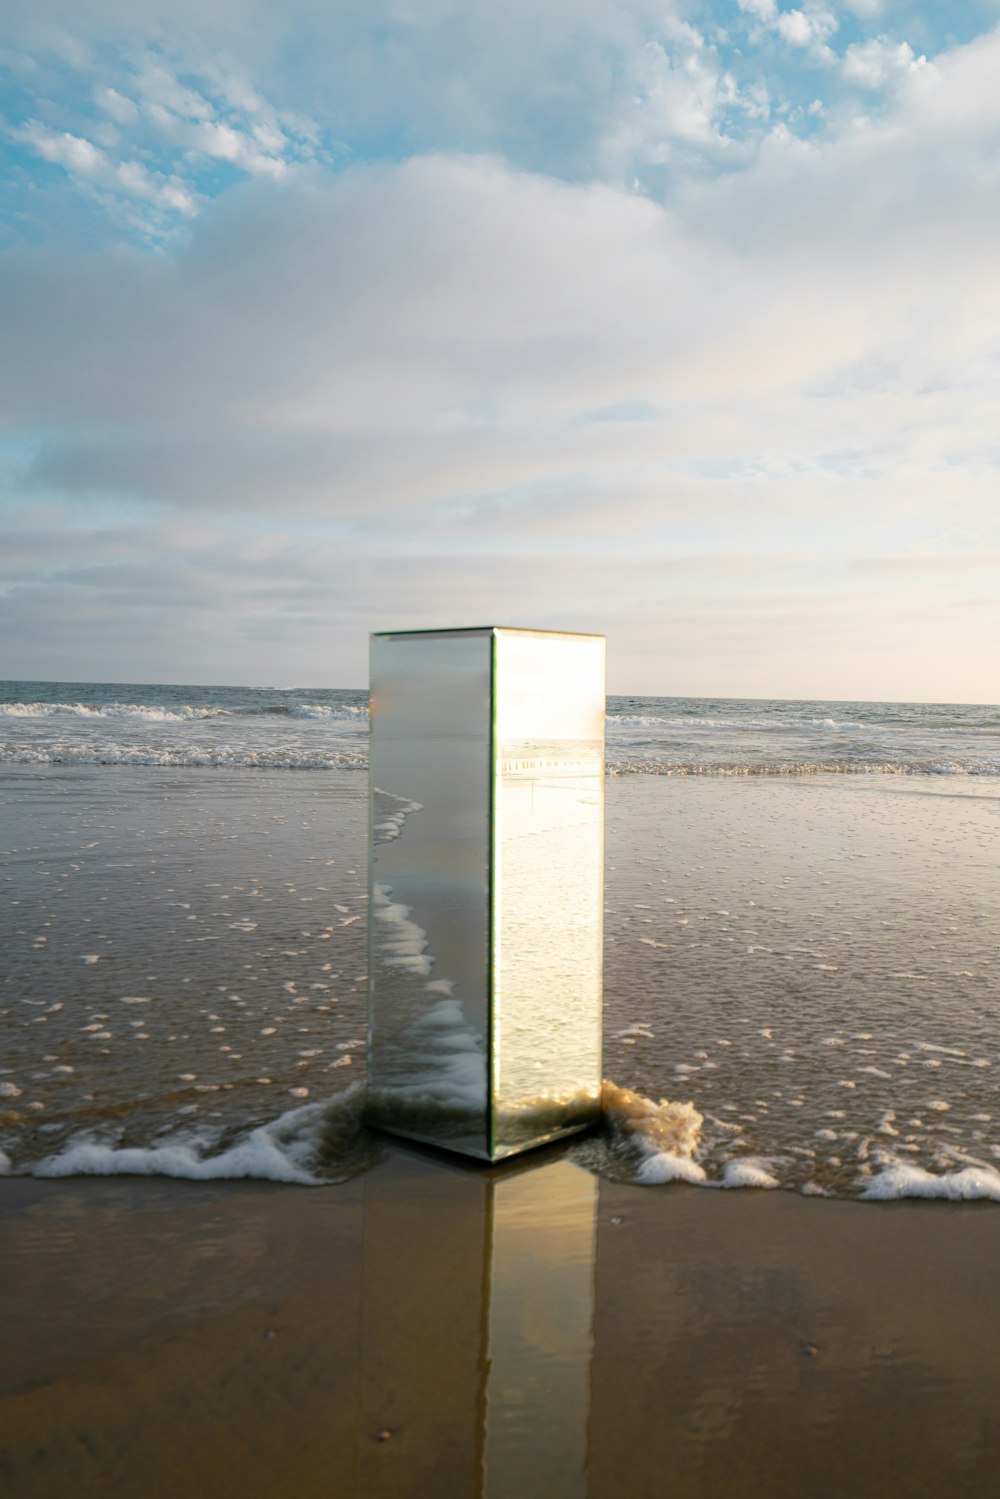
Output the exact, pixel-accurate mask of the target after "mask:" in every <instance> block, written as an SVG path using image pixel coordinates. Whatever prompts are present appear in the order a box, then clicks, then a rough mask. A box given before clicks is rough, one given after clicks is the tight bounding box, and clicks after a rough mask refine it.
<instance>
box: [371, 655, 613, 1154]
mask: <svg viewBox="0 0 1000 1499" xmlns="http://www.w3.org/2000/svg"><path fill="white" fill-rule="evenodd" d="M371 670H372V711H371V738H372V742H371V785H372V793H371V796H372V831H371V907H372V908H371V922H370V933H371V953H370V964H369V974H370V979H369V984H370V1018H369V1048H368V1057H369V1063H368V1065H369V1112H370V1116H371V1118H372V1120H373V1122H375V1123H378V1124H380V1125H382V1126H383V1127H384V1128H388V1129H393V1130H396V1131H398V1132H399V1133H402V1134H407V1135H411V1136H413V1137H415V1138H417V1139H422V1140H427V1141H430V1142H432V1143H435V1144H440V1145H446V1146H449V1147H450V1148H452V1149H455V1150H460V1151H463V1152H466V1153H468V1154H471V1155H475V1156H478V1157H480V1158H483V1159H487V1160H495V1159H498V1158H499V1157H501V1156H504V1155H508V1154H510V1153H511V1152H513V1151H517V1150H522V1149H524V1148H526V1147H527V1146H529V1145H533V1144H537V1143H540V1142H541V1141H543V1140H546V1139H552V1138H553V1137H554V1136H556V1135H559V1134H563V1133H566V1132H567V1131H569V1130H572V1129H578V1128H580V1127H582V1126H583V1125H585V1124H586V1123H589V1122H590V1121H591V1120H592V1119H594V1118H595V1117H596V1116H597V1114H598V1113H599V1109H600V1064H601V1001H602V988H601V977H602V946H603V944H602V875H603V831H604V641H603V639H602V638H601V637H599V636H590V635H559V634H552V633H548V632H541V631H528V630H505V629H482V630H454V631H434V632H426V633H413V634H397V635H388V634H387V635H376V636H373V637H372V665H371Z"/></svg>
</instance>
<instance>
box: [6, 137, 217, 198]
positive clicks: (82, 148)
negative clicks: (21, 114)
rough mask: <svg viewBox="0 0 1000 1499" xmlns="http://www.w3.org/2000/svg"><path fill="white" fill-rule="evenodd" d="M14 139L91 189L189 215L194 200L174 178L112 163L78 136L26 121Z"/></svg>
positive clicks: (141, 167) (128, 162) (124, 163)
mask: <svg viewBox="0 0 1000 1499" xmlns="http://www.w3.org/2000/svg"><path fill="white" fill-rule="evenodd" d="M15 136H16V138H17V139H19V140H23V141H24V142H25V144H26V145H28V146H30V147H31V149H32V150H33V151H35V152H36V154H37V155H38V156H40V157H41V158H42V160H43V161H48V162H51V163H53V165H56V166H61V167H63V168H65V170H66V171H67V172H68V173H69V174H70V175H71V176H73V177H76V178H78V179H80V180H81V181H82V183H83V184H84V185H86V186H87V187H90V188H93V189H95V190H99V191H103V192H108V193H113V194H124V195H125V196H126V197H128V198H139V199H141V200H143V201H144V202H147V203H151V204H154V205H155V206H156V207H158V208H162V209H167V210H170V211H172V212H176V213H181V214H185V215H192V214H193V213H194V212H195V201H194V198H193V196H192V195H191V193H190V192H189V191H188V189H187V188H186V187H185V186H184V184H183V183H182V182H180V181H179V180H178V179H177V178H175V177H165V176H163V175H162V174H161V173H152V172H150V171H149V170H148V169H147V168H146V167H145V166H144V165H143V164H142V163H141V162H139V161H132V160H126V161H118V162H116V161H114V160H112V158H111V157H110V156H109V155H108V153H107V152H106V151H104V150H102V149H101V148H100V147H98V146H95V145H94V144H93V143H92V142H91V141H88V140H85V139H83V137H82V136H78V135H72V134H70V133H69V132H68V131H63V132H57V131H52V130H48V129H46V128H45V126H43V125H40V124H39V123H38V122H37V121H35V120H32V121H29V123H28V125H26V126H25V127H24V128H23V129H22V130H19V131H16V132H15Z"/></svg>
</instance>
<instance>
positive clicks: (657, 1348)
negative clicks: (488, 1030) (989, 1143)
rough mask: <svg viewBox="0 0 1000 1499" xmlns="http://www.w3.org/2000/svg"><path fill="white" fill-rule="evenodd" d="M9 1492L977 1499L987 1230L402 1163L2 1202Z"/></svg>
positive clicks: (956, 1218) (690, 1192)
mask: <svg viewBox="0 0 1000 1499" xmlns="http://www.w3.org/2000/svg"><path fill="white" fill-rule="evenodd" d="M0 1255H2V1264H3V1276H2V1283H0V1493H2V1494H3V1495H4V1496H5V1499H6V1496H12V1499H42V1496H44V1499H51V1496H52V1495H60V1494H67V1495H69V1494H72V1495H73V1496H75V1499H86V1496H90V1495H93V1496H98V1495H99V1496H101V1499H116V1496H131V1495H135V1496H140V1495H141V1496H143V1499H153V1496H161V1495H162V1496H168V1495H169V1496H174V1495H179V1494H184V1495H192V1496H199V1495H205V1496H214V1495H217V1494H218V1495H221V1494H224V1493H225V1494H238V1495H240V1496H256V1495H260V1496H265V1495H266V1496H269V1499H273V1496H275V1495H285V1494H288V1495H295V1496H297V1499H311V1496H313V1495H315V1496H320V1495H323V1496H324V1499H328V1496H337V1499H347V1496H353V1495H359V1496H361V1495H364V1496H383V1495H384V1496H397V1495H398V1496H424V1495H427V1496H435V1499H437V1496H451V1495H454V1496H466V1495H469V1496H496V1495H503V1496H506V1495H518V1496H519V1499H527V1496H535V1495H539V1496H541V1495H559V1496H563V1495H566V1496H570V1495H573V1496H576V1495H590V1496H601V1499H604V1496H608V1499H610V1496H617V1495H620V1494H629V1495H633V1496H634V1495H638V1496H645V1495H648V1496H650V1499H652V1496H662V1495H670V1496H671V1499H676V1496H699V1499H701V1496H704V1499H726V1496H734V1499H735V1496H741V1499H742V1496H747V1499H749V1496H752V1495H753V1496H756V1495H761V1494H767V1495H769V1496H783V1495H789V1496H792V1495H795V1496H797V1499H798V1496H802V1495H809V1496H830V1499H833V1496H837V1499H841V1496H844V1495H851V1496H867V1495H871V1496H875V1495H878V1496H880V1499H881V1496H885V1495H888V1494H891V1495H893V1496H906V1499H910V1496H923V1495H927V1496H932V1495H933V1496H935V1499H938V1496H941V1495H945V1494H947V1495H965V1496H978V1495H983V1496H987V1495H989V1496H992V1495H993V1494H995V1492H996V1485H997V1479H996V1474H997V1472H998V1469H1000V1352H998V1343H997V1336H996V1328H997V1326H998V1325H1000V1282H998V1278H997V1275H996V1265H997V1263H998V1255H1000V1214H998V1213H997V1211H996V1208H995V1206H992V1205H990V1204H954V1203H949V1204H943V1203H934V1202H897V1203H887V1204H864V1203H856V1202H847V1201H828V1200H821V1199H805V1198H802V1197H800V1196H797V1195H794V1194H791V1193H784V1192H746V1191H744V1192H735V1193H727V1192H712V1191H704V1190H698V1189H697V1188H690V1187H686V1186H683V1185H673V1186H670V1187H666V1188H654V1189H645V1190H644V1189H642V1188H638V1187H634V1186H629V1185H624V1184H621V1183H615V1182H609V1181H604V1180H598V1179H597V1178H596V1177H594V1176H592V1175H591V1174H590V1173H589V1172H586V1171H584V1170H583V1169H581V1168H580V1167H579V1166H577V1165H575V1164H573V1163H572V1162H570V1161H569V1160H568V1159H567V1158H566V1156H565V1153H564V1152H563V1151H561V1150H560V1149H559V1148H554V1149H551V1150H549V1151H546V1152H544V1153H540V1154H537V1155H535V1156H533V1157H531V1158H529V1159H527V1160H524V1161H522V1162H521V1163H520V1164H519V1165H516V1166H509V1167H504V1168H501V1169H499V1170H497V1169H493V1170H492V1171H491V1170H489V1169H465V1168H461V1167H458V1166H455V1165H453V1164H452V1163H450V1162H449V1161H447V1160H446V1159H445V1158H443V1157H440V1156H435V1155H432V1154H430V1153H426V1152H420V1151H418V1150H411V1149H408V1148H403V1147H397V1146H395V1145H391V1146H390V1147H389V1148H388V1149H387V1151H386V1153H385V1155H384V1158H383V1159H382V1161H381V1163H380V1164H379V1165H377V1166H376V1167H375V1168H374V1169H372V1170H371V1171H369V1172H368V1173H366V1174H365V1175H363V1176H359V1177H356V1178H355V1179H354V1180H351V1181H348V1182H345V1183H343V1184H341V1185H336V1186H326V1187H320V1188H315V1189H307V1188H296V1187H288V1186H279V1185H274V1184H269V1183H261V1182H245V1183H239V1182H230V1183H192V1182H172V1181H165V1180H157V1179H152V1180H137V1179H130V1178H114V1179H73V1180H68V1181H59V1182H43V1181H37V1180H31V1179H27V1178H22V1179H10V1180H7V1181H3V1182H0Z"/></svg>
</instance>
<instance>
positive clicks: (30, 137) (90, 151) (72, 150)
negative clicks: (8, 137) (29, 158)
mask: <svg viewBox="0 0 1000 1499" xmlns="http://www.w3.org/2000/svg"><path fill="white" fill-rule="evenodd" d="M16 135H17V138H18V139H20V140H23V141H24V142H25V144H26V145H29V146H30V147H31V149H32V150H33V151H35V152H36V153H37V154H38V155H39V156H40V157H41V158H42V160H43V161H51V162H53V163H54V164H55V165H56V166H61V167H65V168H66V170H67V172H71V173H73V174H74V175H79V176H83V177H93V176H96V175H97V174H98V173H100V172H101V171H103V170H104V169H105V167H106V164H107V161H106V157H105V156H104V153H103V152H102V151H101V150H99V149H98V147H97V146H95V145H93V144H92V143H91V142H90V141H88V140H84V139H83V137H82V136H79V135H72V134H71V133H70V132H69V131H68V130H64V131H61V132H59V131H55V130H47V129H46V128H45V126H44V125H40V124H39V123H38V121H37V120H29V122H28V124H27V125H26V126H25V127H24V128H23V129H22V130H19V131H17V132H16Z"/></svg>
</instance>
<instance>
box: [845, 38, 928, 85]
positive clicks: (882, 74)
mask: <svg viewBox="0 0 1000 1499" xmlns="http://www.w3.org/2000/svg"><path fill="white" fill-rule="evenodd" d="M927 65H928V64H927V58H926V57H923V56H921V57H917V56H916V55H915V53H914V51H913V48H912V47H911V46H910V45H909V43H908V42H893V41H890V40H889V38H887V37H883V36H880V37H873V38H872V39H871V40H870V41H867V42H852V43H851V45H850V46H849V47H848V49H847V51H846V52H845V53H844V59H843V64H842V70H843V75H844V77H845V79H846V80H847V81H848V83H854V84H858V85H860V86H861V87H862V88H868V89H883V88H885V86H886V84H887V83H889V82H891V81H893V80H898V79H900V78H903V77H906V76H908V75H909V74H911V73H916V72H919V70H920V69H921V68H925V67H927Z"/></svg>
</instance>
